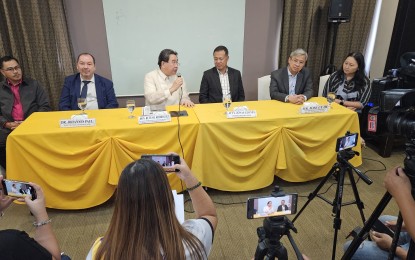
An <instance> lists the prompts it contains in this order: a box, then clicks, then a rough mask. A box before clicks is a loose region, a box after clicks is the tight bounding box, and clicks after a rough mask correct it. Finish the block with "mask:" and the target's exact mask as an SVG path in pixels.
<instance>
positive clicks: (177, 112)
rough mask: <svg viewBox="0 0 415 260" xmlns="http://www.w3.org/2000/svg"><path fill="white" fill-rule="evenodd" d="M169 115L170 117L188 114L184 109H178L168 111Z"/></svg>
mask: <svg viewBox="0 0 415 260" xmlns="http://www.w3.org/2000/svg"><path fill="white" fill-rule="evenodd" d="M170 116H171V117H179V116H188V114H187V111H186V110H182V111H180V113H179V111H170Z"/></svg>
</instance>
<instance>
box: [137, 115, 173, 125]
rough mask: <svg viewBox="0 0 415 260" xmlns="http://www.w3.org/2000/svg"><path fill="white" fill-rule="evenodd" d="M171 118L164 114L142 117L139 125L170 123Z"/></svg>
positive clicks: (139, 119)
mask: <svg viewBox="0 0 415 260" xmlns="http://www.w3.org/2000/svg"><path fill="white" fill-rule="evenodd" d="M170 121H171V116H170V114H163V115H148V116H140V117H139V118H138V123H139V124H140V125H141V124H154V123H163V122H170Z"/></svg>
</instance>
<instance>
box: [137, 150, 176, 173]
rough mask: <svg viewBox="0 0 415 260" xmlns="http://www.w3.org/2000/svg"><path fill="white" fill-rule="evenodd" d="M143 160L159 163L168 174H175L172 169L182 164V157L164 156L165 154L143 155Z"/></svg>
mask: <svg viewBox="0 0 415 260" xmlns="http://www.w3.org/2000/svg"><path fill="white" fill-rule="evenodd" d="M141 158H142V159H151V160H153V161H155V162H157V163H159V164H160V165H161V166H162V167H163V169H164V171H166V172H174V171H175V169H174V168H172V166H173V165H175V164H180V156H178V155H174V154H169V155H163V154H143V155H141Z"/></svg>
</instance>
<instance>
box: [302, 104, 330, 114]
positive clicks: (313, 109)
mask: <svg viewBox="0 0 415 260" xmlns="http://www.w3.org/2000/svg"><path fill="white" fill-rule="evenodd" d="M329 109H330V107H329V106H328V105H319V106H302V107H301V109H300V113H301V114H313V113H324V112H328V111H329Z"/></svg>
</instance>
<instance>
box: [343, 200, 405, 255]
mask: <svg viewBox="0 0 415 260" xmlns="http://www.w3.org/2000/svg"><path fill="white" fill-rule="evenodd" d="M391 198H392V196H391V195H390V194H389V192H386V193H385V195H383V197H382V199H381V200H380V202H379V204H378V205H377V206H376V208H375V210H374V211H373V213H372V215H371V216H370V217H369V220H368V221H367V222H366V224H365V225H364V227H363V228H362V229H361V230H360V232H359V234H357V236H356V237H355V238H354V239H353V241H352V243H351V244H350V246H349V247H348V248H347V250H346V252H345V253H344V255H343V257H342V259H351V257H352V256H353V255H354V253H356V250H357V248H358V247H359V245H360V244H361V243H362V242H363V240H364V237H366V235H367V234H368V233H369V231H370V229H371V228H372V226H373V224H374V223H375V221H376V220H377V219H378V218H379V216H380V214H381V213H382V212H383V210H384V209H385V207H386V206H387V205H388V203H389V201H390V200H391ZM401 228H402V216H401V213H399V215H398V220H397V223H396V232H395V234H394V237H393V242H392V246H391V248H390V250H389V257H388V259H393V258H394V255H395V251H396V247H397V245H398V238H399V233H400V231H401Z"/></svg>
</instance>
